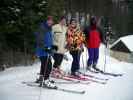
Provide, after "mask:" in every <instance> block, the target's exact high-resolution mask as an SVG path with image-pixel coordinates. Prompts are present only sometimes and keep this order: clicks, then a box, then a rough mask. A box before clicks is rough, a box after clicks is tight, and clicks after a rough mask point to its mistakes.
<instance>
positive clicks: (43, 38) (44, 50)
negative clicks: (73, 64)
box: [36, 16, 55, 88]
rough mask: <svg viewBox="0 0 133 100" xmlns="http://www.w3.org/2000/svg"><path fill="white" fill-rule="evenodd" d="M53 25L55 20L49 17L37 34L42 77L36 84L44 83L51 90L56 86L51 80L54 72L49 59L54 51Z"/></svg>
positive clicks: (37, 49)
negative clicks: (50, 77)
mask: <svg viewBox="0 0 133 100" xmlns="http://www.w3.org/2000/svg"><path fill="white" fill-rule="evenodd" d="M52 25H53V18H52V17H51V16H49V17H48V18H47V21H45V22H42V23H41V24H40V26H39V30H38V31H37V32H36V55H37V56H38V57H39V59H40V61H41V68H40V77H39V79H37V81H36V82H37V83H42V81H43V82H44V83H43V85H45V86H46V87H49V88H54V87H55V84H54V83H53V82H52V81H50V79H49V75H50V73H51V70H52V62H51V59H50V57H49V54H50V52H49V51H51V50H52V49H53V33H52Z"/></svg>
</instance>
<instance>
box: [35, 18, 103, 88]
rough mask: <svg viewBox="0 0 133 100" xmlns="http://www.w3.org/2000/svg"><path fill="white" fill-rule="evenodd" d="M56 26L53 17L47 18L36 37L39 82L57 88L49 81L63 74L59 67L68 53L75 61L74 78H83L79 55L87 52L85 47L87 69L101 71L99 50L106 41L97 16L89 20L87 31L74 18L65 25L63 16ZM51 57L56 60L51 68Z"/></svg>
mask: <svg viewBox="0 0 133 100" xmlns="http://www.w3.org/2000/svg"><path fill="white" fill-rule="evenodd" d="M53 24H54V21H53V17H52V16H48V18H47V20H46V21H44V22H42V23H41V24H40V26H39V29H38V31H37V32H36V33H35V35H36V54H37V56H38V57H39V59H40V61H41V68H40V75H39V79H37V80H36V82H37V83H41V82H43V85H45V86H46V87H51V88H54V87H55V84H54V82H53V81H52V80H50V79H49V77H50V74H51V73H52V72H60V73H61V75H62V74H63V72H62V71H61V70H60V67H61V66H60V65H61V62H62V60H63V58H65V55H64V53H65V52H66V51H69V53H70V55H71V56H72V58H73V61H72V65H71V75H72V76H74V77H79V76H80V71H79V70H80V55H81V53H82V52H83V51H84V48H83V47H84V45H85V46H86V48H87V49H88V54H89V57H88V62H87V68H86V69H87V70H89V71H92V70H93V71H99V69H98V68H97V63H98V58H99V47H100V43H101V42H102V41H103V36H102V32H101V30H100V29H99V28H98V27H97V19H96V17H95V16H92V17H91V18H90V25H89V26H87V27H85V28H84V30H81V29H80V25H79V24H78V22H77V20H76V19H75V18H72V19H71V20H70V23H69V25H66V18H65V17H64V16H62V17H61V18H60V20H59V23H58V24H55V25H53ZM51 56H52V57H53V59H54V64H53V66H52V62H51Z"/></svg>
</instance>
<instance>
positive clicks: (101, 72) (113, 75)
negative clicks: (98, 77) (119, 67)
mask: <svg viewBox="0 0 133 100" xmlns="http://www.w3.org/2000/svg"><path fill="white" fill-rule="evenodd" d="M90 72H92V73H96V74H99V73H100V74H102V75H106V76H112V77H121V76H123V74H116V73H109V72H104V71H102V70H100V69H98V68H97V69H96V71H90Z"/></svg>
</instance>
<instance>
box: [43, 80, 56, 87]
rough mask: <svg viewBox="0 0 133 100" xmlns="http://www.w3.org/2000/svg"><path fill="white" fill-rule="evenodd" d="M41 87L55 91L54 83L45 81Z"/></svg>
mask: <svg viewBox="0 0 133 100" xmlns="http://www.w3.org/2000/svg"><path fill="white" fill-rule="evenodd" d="M43 87H46V88H49V89H56V88H57V86H56V85H55V82H53V81H51V80H49V79H47V80H44V82H43Z"/></svg>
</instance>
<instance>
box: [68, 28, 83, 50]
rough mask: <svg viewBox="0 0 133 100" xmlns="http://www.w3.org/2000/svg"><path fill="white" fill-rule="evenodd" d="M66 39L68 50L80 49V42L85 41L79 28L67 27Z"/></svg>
mask: <svg viewBox="0 0 133 100" xmlns="http://www.w3.org/2000/svg"><path fill="white" fill-rule="evenodd" d="M66 40H67V49H68V50H70V51H72V50H80V49H82V44H83V43H84V41H85V36H84V35H83V32H82V31H81V30H80V29H79V28H75V29H73V28H71V27H69V28H68V30H67V36H66Z"/></svg>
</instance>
